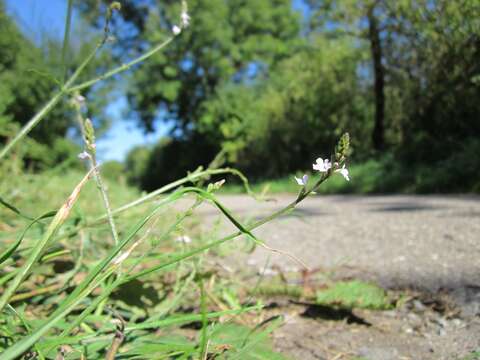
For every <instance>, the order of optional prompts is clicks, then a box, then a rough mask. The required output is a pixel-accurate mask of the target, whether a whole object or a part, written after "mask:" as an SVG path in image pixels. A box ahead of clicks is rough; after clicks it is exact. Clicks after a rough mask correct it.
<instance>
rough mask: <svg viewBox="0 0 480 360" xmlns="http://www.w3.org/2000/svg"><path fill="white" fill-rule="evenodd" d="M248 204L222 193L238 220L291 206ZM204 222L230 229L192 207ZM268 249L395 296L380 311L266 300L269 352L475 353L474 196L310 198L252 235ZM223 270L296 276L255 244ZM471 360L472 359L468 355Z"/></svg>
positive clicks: (479, 323) (367, 355)
mask: <svg viewBox="0 0 480 360" xmlns="http://www.w3.org/2000/svg"><path fill="white" fill-rule="evenodd" d="M275 198H276V201H268V202H257V201H255V200H253V199H251V198H249V197H246V196H223V197H222V198H221V200H222V201H223V203H224V204H225V205H226V206H227V207H228V208H229V209H231V210H232V211H233V213H234V214H235V215H236V216H238V217H239V218H240V219H242V220H244V221H251V220H254V219H259V218H262V217H263V216H266V215H268V214H270V213H271V212H273V211H275V210H276V209H279V208H281V207H283V206H284V205H286V204H288V203H289V202H290V201H292V200H293V196H287V195H285V196H276V197H275ZM200 215H201V216H202V217H203V219H204V220H205V222H204V223H205V224H206V225H204V226H208V227H209V230H210V231H211V230H212V229H214V228H218V229H219V230H218V233H229V232H230V231H234V230H235V229H234V227H233V226H232V225H231V224H228V223H226V222H225V220H223V219H222V218H221V217H220V216H219V215H218V212H217V211H216V210H215V209H214V208H212V207H210V206H208V205H205V206H203V205H202V207H201V208H200ZM254 233H255V235H256V236H258V237H259V238H260V239H262V240H264V241H265V242H266V243H267V244H268V245H269V246H270V247H272V248H275V249H279V250H281V251H284V252H288V253H289V254H291V255H293V256H295V257H297V258H299V259H301V260H302V261H303V262H305V263H306V265H308V267H309V268H310V270H313V272H315V273H321V274H325V276H329V278H331V279H360V280H365V281H370V282H374V283H376V284H378V285H380V286H381V287H383V288H384V289H385V290H386V291H387V292H388V293H389V294H391V295H393V296H394V297H395V296H396V297H397V298H402V299H403V300H402V302H401V305H399V306H397V307H395V308H394V309H392V310H388V311H369V310H357V309H355V310H353V311H343V310H335V309H332V308H326V307H321V306H315V305H313V304H298V303H295V302H294V301H292V300H291V299H285V298H283V299H282V298H280V299H275V298H272V299H268V302H267V303H268V304H269V309H268V311H267V314H269V315H276V314H282V315H284V316H285V319H286V320H285V324H284V325H283V327H281V328H280V329H279V330H277V331H276V332H275V333H274V343H275V346H276V348H277V349H278V350H280V351H281V352H283V353H284V354H286V355H288V356H289V357H291V358H294V359H305V360H308V359H329V360H334V359H335V360H338V359H356V358H362V359H369V360H389V359H405V360H406V359H411V360H417V359H422V360H423V359H425V360H429V359H432V360H433V359H435V360H439V359H445V360H447V359H448V360H451V359H464V358H465V357H466V356H467V355H469V354H471V353H472V352H473V351H480V198H479V197H475V196H315V197H311V198H308V199H306V200H305V201H304V202H303V203H301V204H300V205H299V206H298V208H297V209H296V211H294V212H293V213H290V214H289V215H287V216H283V217H281V218H278V219H276V220H274V221H272V222H270V223H268V224H265V225H264V226H262V227H261V228H259V229H257V230H255V231H254ZM223 266H224V267H225V268H226V269H227V270H228V271H238V270H242V271H250V272H256V273H258V274H263V276H264V278H263V280H262V281H263V282H267V283H268V281H269V277H270V276H275V274H276V273H277V274H278V273H281V272H289V273H295V272H297V273H298V274H301V273H302V268H301V266H300V265H299V264H298V263H297V262H296V261H294V260H292V258H291V257H289V256H286V255H284V254H279V253H274V252H272V251H268V250H266V249H264V248H261V247H257V248H256V249H255V251H254V252H253V253H252V254H249V255H238V254H235V255H231V256H229V257H228V258H227V259H226V260H225V262H224V265H223ZM472 359H475V358H472Z"/></svg>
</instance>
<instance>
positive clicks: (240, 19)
mask: <svg viewBox="0 0 480 360" xmlns="http://www.w3.org/2000/svg"><path fill="white" fill-rule="evenodd" d="M105 3H106V2H103V3H102V5H101V6H100V7H99V6H95V2H94V1H87V2H85V3H83V4H82V5H81V6H82V8H81V9H82V10H83V11H84V13H85V14H86V15H85V16H87V18H89V19H91V20H93V22H96V21H97V19H98V18H99V15H98V14H100V13H101V10H102V7H104V6H105V5H104V4H105ZM188 9H189V13H190V16H191V26H190V27H189V28H187V29H186V31H184V32H182V34H181V35H180V36H179V37H177V38H176V39H175V41H173V42H172V43H171V44H170V45H169V46H168V47H167V48H166V49H165V50H164V51H163V52H162V53H161V54H158V55H156V56H155V57H154V58H152V59H149V61H148V62H147V63H145V64H143V65H142V66H141V67H139V68H138V69H136V71H135V74H134V76H133V77H132V78H131V79H130V83H129V90H128V98H129V101H130V104H131V105H132V109H133V110H134V111H135V113H136V114H137V115H138V117H139V119H140V120H141V124H142V125H143V126H144V127H145V128H146V130H152V128H153V123H154V121H156V120H158V119H163V120H170V121H171V120H173V121H174V122H175V123H176V124H177V128H179V129H181V133H182V134H183V136H188V134H189V133H191V131H194V128H195V126H194V124H195V122H196V119H198V118H199V117H200V116H201V109H202V104H203V102H204V101H206V100H208V99H211V98H213V97H215V96H216V89H217V88H218V87H219V86H221V85H222V84H224V83H228V82H231V81H233V82H242V81H249V79H250V78H251V77H255V76H257V75H259V74H261V73H262V72H265V71H268V68H269V67H270V66H271V65H272V64H274V63H275V62H277V61H279V60H280V59H282V58H284V57H285V56H287V55H288V54H289V53H290V52H291V48H292V46H294V45H295V43H294V41H293V40H295V39H297V37H298V32H299V19H298V16H297V14H295V13H294V12H293V10H292V9H291V4H290V1H289V0H230V1H223V0H202V1H200V0H190V1H188ZM179 14H180V1H166V2H163V3H162V4H160V5H157V2H154V1H148V0H143V1H140V0H138V1H133V0H132V1H126V2H124V3H123V9H122V16H123V20H124V22H125V23H124V24H123V25H122V24H119V23H118V22H117V25H118V26H117V28H116V32H115V34H116V36H117V37H118V38H119V42H118V46H119V48H122V49H123V52H124V53H127V54H131V53H132V51H133V52H135V51H137V50H140V49H145V48H147V47H149V46H152V44H157V43H159V42H160V41H162V40H164V39H166V37H167V36H170V35H171V29H172V26H173V24H175V23H177V22H178V21H179V20H178V19H179ZM125 24H127V25H125ZM127 28H128V29H131V28H133V29H134V31H128V34H127V31H126V29H127ZM114 29H115V28H114ZM114 31H115V30H114ZM132 33H133V34H134V35H133V37H134V38H135V39H136V41H138V43H140V44H141V47H140V49H133V48H132V47H131V42H130V41H129V40H131V39H132V35H130V34H132ZM124 40H125V42H124Z"/></svg>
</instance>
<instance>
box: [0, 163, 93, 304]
mask: <svg viewBox="0 0 480 360" xmlns="http://www.w3.org/2000/svg"><path fill="white" fill-rule="evenodd" d="M90 174H91V172H88V174H87V175H85V177H84V178H83V179H82V180H81V181H80V183H79V184H78V185H77V186H76V187H75V189H74V190H73V192H72V194H71V195H70V196H69V197H68V199H67V201H66V202H65V204H63V206H62V207H61V208H60V210H58V212H57V213H56V214H55V217H54V218H53V220H52V222H51V223H50V225H49V226H48V228H47V231H46V232H45V234H44V236H43V237H42V239H41V240H40V241H39V242H38V243H36V244H35V246H34V247H33V249H32V251H31V253H30V255H29V257H28V259H27V260H26V261H25V264H24V265H23V266H22V268H21V270H20V272H19V273H18V274H17V275H16V276H15V277H14V278H13V280H12V281H11V282H10V285H9V286H8V288H7V289H6V290H5V291H4V293H3V294H2V297H1V298H0V312H1V310H3V308H4V307H5V305H6V304H7V302H8V300H9V299H10V297H11V296H12V295H13V294H14V293H15V291H16V290H17V288H18V287H19V286H20V284H21V282H22V281H23V279H25V277H26V276H27V275H28V274H29V273H30V271H31V269H32V267H33V265H34V264H35V263H36V262H37V261H38V259H39V258H40V256H41V255H42V252H43V251H44V249H45V247H46V246H47V244H48V243H49V242H50V240H51V239H52V238H53V237H54V236H55V234H56V232H57V231H58V229H59V228H60V226H61V225H62V224H63V222H64V221H65V220H66V219H67V217H68V215H69V214H70V211H71V209H72V207H73V205H74V204H75V202H76V201H77V199H78V196H79V195H80V191H81V190H82V188H83V186H84V185H85V184H86V182H87V180H88V179H89V177H90Z"/></svg>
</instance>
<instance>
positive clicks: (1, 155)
mask: <svg viewBox="0 0 480 360" xmlns="http://www.w3.org/2000/svg"><path fill="white" fill-rule="evenodd" d="M100 47H101V44H100V43H99V44H98V45H97V46H96V47H95V49H94V50H93V51H92V52H91V53H90V54H89V55H88V56H87V58H86V59H85V60H84V61H83V62H82V64H80V66H79V67H78V68H77V70H76V71H75V72H74V73H73V75H72V76H71V77H70V78H69V79H68V81H67V82H66V83H65V85H64V86H63V87H62V88H61V89H60V90H59V91H58V92H57V93H56V94H55V95H54V96H53V97H52V98H51V99H50V100H49V101H48V102H47V103H46V104H45V105H44V106H43V108H42V109H41V110H40V111H39V112H37V113H36V114H35V116H34V117H33V118H31V119H30V121H29V122H28V123H26V124H25V126H24V127H23V128H22V129H21V130H20V132H19V133H18V134H17V135H16V136H15V137H14V138H13V139H12V140H11V141H10V142H9V143H8V144H7V145H5V147H4V148H3V149H2V150H1V151H0V160H1V159H3V158H4V157H5V155H7V154H8V153H9V152H10V150H12V148H13V147H14V146H15V145H16V144H17V143H18V142H19V141H20V140H22V139H23V138H24V137H25V136H26V135H27V134H28V133H29V132H30V131H31V130H32V129H33V128H34V127H35V126H36V125H37V124H38V123H39V122H40V121H41V120H42V119H43V118H44V117H45V116H47V115H48V113H49V112H50V111H51V110H52V109H53V108H54V106H55V105H57V103H58V102H59V101H60V100H61V99H62V98H63V96H64V95H65V94H66V93H67V91H68V88H69V86H71V85H72V84H73V82H74V81H75V80H76V79H77V78H78V77H79V76H80V74H81V73H82V71H83V70H84V69H85V67H86V66H87V65H88V64H89V63H90V61H92V59H93V58H94V57H95V54H96V53H97V51H98V49H100Z"/></svg>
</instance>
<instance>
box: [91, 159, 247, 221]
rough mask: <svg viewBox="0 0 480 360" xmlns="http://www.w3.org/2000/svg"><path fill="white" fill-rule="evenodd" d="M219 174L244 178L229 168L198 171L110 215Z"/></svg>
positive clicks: (115, 210) (102, 218) (100, 218)
mask: <svg viewBox="0 0 480 360" xmlns="http://www.w3.org/2000/svg"><path fill="white" fill-rule="evenodd" d="M221 174H233V175H236V176H239V177H240V179H242V181H243V179H244V178H245V175H243V174H242V173H241V172H240V171H238V170H236V169H231V168H224V169H210V170H204V171H198V172H195V173H193V174H190V175H188V176H186V177H184V178H182V179H179V180H177V181H174V182H172V183H170V184H167V185H165V186H162V187H161V188H158V189H157V190H155V191H152V192H151V193H149V194H147V195H145V196H143V197H141V198H139V199H137V200H135V201H132V202H130V203H128V204H125V205H123V206H121V207H119V208H117V209H114V210H113V211H112V214H113V215H117V214H119V213H122V212H124V211H127V210H128V209H131V208H133V207H135V206H138V205H140V204H143V203H145V202H147V201H150V200H153V199H154V198H155V197H157V196H158V195H160V194H163V193H166V192H167V191H170V190H172V189H175V188H177V187H179V186H181V185H183V184H186V183H189V182H193V181H194V180H197V179H200V178H202V177H206V176H211V175H221ZM244 184H245V186H246V187H247V191H248V192H249V193H251V194H253V192H252V191H251V190H250V188H249V187H248V182H246V183H245V182H244ZM104 219H105V216H101V217H99V218H98V219H96V220H95V221H94V222H96V221H99V220H104Z"/></svg>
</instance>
